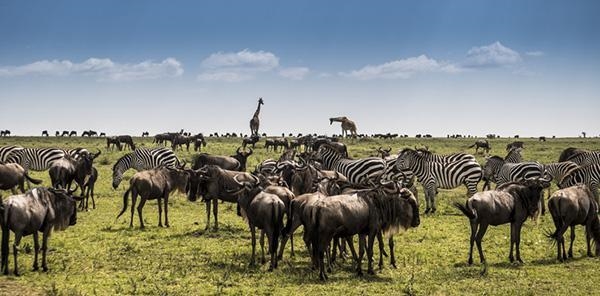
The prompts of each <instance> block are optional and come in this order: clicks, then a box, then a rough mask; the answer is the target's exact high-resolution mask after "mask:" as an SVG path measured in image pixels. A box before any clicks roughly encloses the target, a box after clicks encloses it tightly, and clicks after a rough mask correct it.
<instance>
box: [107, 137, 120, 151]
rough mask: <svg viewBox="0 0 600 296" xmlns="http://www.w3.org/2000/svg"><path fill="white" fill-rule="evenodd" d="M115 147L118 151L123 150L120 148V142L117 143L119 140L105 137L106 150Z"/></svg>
mask: <svg viewBox="0 0 600 296" xmlns="http://www.w3.org/2000/svg"><path fill="white" fill-rule="evenodd" d="M115 146H116V147H117V149H118V150H119V151H121V150H122V149H123V147H122V146H121V142H119V139H117V137H106V150H112V149H113V148H112V147H115Z"/></svg>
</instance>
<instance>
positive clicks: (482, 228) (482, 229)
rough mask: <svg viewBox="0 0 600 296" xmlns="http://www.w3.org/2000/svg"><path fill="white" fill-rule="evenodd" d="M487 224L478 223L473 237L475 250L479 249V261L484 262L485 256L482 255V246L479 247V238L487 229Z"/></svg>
mask: <svg viewBox="0 0 600 296" xmlns="http://www.w3.org/2000/svg"><path fill="white" fill-rule="evenodd" d="M487 228H488V225H487V224H480V225H479V229H478V230H477V236H476V237H475V243H476V244H477V250H478V251H479V261H480V262H481V263H485V257H484V256H483V248H482V247H481V240H482V239H483V236H484V235H485V232H486V231H487Z"/></svg>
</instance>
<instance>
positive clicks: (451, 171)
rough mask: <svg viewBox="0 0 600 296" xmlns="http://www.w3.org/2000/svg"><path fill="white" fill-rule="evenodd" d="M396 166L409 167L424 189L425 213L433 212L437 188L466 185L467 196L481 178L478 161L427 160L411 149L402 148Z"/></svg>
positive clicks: (471, 192) (474, 189) (475, 189)
mask: <svg viewBox="0 0 600 296" xmlns="http://www.w3.org/2000/svg"><path fill="white" fill-rule="evenodd" d="M396 167H398V168H399V169H410V170H411V171H413V173H414V174H415V175H416V176H417V179H418V180H419V182H420V183H421V185H423V188H424V189H425V201H426V203H427V209H426V211H425V212H426V213H428V212H429V211H430V210H431V211H433V212H435V210H436V206H435V196H436V194H437V189H438V188H442V189H453V188H456V187H458V186H460V185H461V184H464V185H465V186H466V187H467V194H468V196H472V195H473V194H475V193H476V192H477V183H479V181H480V180H481V177H482V169H481V166H480V165H479V163H477V162H476V161H473V160H471V159H463V160H459V161H455V162H448V163H442V162H432V161H427V160H426V159H425V157H423V155H422V154H421V153H419V152H417V151H415V150H412V149H404V150H402V151H401V152H400V154H399V155H398V158H397V160H396Z"/></svg>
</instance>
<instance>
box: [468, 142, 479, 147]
mask: <svg viewBox="0 0 600 296" xmlns="http://www.w3.org/2000/svg"><path fill="white" fill-rule="evenodd" d="M476 145H477V143H475V144H473V145H471V146H469V147H467V148H473V147H475V146H476Z"/></svg>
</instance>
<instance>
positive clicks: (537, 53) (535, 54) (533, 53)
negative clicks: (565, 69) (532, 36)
mask: <svg viewBox="0 0 600 296" xmlns="http://www.w3.org/2000/svg"><path fill="white" fill-rule="evenodd" d="M525 54H526V55H528V56H530V57H541V56H543V55H545V53H544V52H543V51H539V50H537V51H528V52H526V53H525Z"/></svg>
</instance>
